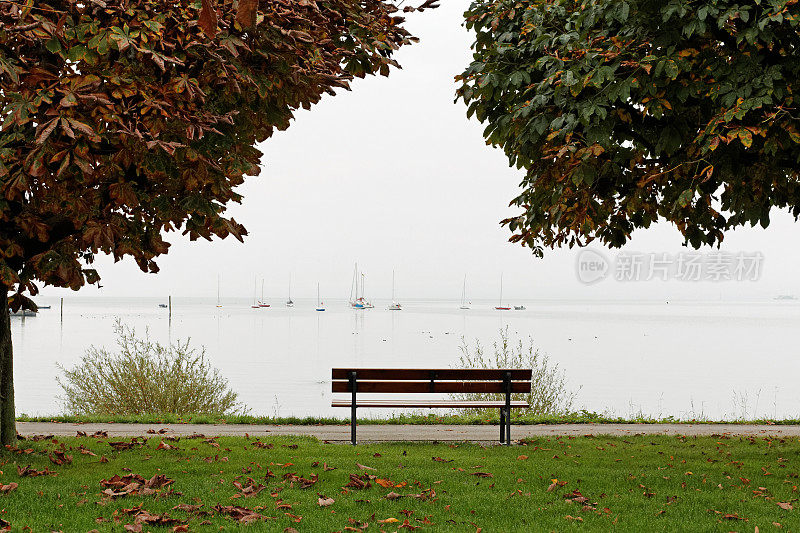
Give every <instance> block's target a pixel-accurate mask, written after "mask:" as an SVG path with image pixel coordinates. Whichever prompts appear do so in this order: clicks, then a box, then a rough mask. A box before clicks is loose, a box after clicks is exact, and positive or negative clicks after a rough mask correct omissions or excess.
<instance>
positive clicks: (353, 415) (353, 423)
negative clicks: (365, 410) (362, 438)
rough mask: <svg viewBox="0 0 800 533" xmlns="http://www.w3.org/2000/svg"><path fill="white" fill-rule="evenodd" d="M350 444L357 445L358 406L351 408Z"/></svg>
mask: <svg viewBox="0 0 800 533" xmlns="http://www.w3.org/2000/svg"><path fill="white" fill-rule="evenodd" d="M350 444H352V445H353V446H355V445H356V406H355V405H353V407H351V408H350Z"/></svg>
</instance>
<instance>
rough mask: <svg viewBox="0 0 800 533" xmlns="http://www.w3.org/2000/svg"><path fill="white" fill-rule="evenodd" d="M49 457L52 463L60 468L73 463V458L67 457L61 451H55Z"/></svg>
mask: <svg viewBox="0 0 800 533" xmlns="http://www.w3.org/2000/svg"><path fill="white" fill-rule="evenodd" d="M49 457H50V462H51V463H53V464H54V465H58V466H61V465H65V464H70V463H71V462H72V456H71V455H67V454H66V453H64V452H62V451H61V450H54V451H53V452H51V453H50V455H49Z"/></svg>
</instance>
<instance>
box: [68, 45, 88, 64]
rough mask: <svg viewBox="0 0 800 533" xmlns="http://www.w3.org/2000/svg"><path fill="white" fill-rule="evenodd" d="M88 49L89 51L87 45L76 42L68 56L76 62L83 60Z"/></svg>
mask: <svg viewBox="0 0 800 533" xmlns="http://www.w3.org/2000/svg"><path fill="white" fill-rule="evenodd" d="M86 51H87V48H86V45H83V44H76V45H75V46H73V47H72V48H70V49H69V52H67V57H68V58H69V60H70V61H75V62H77V61H81V60H83V59H84V58H85V57H86Z"/></svg>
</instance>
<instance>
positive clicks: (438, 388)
mask: <svg viewBox="0 0 800 533" xmlns="http://www.w3.org/2000/svg"><path fill="white" fill-rule="evenodd" d="M331 389H332V392H352V390H351V388H350V382H349V381H334V382H332V386H331ZM505 391H506V388H505V384H504V383H503V382H502V381H462V382H449V381H444V382H434V383H433V386H432V387H431V383H430V382H424V381H361V380H359V381H358V388H357V392H358V393H361V392H407V393H411V394H419V393H426V392H427V393H431V392H433V393H503V392H505ZM530 391H531V383H530V381H528V382H520V381H512V382H511V392H530Z"/></svg>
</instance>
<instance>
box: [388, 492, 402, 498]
mask: <svg viewBox="0 0 800 533" xmlns="http://www.w3.org/2000/svg"><path fill="white" fill-rule="evenodd" d="M402 497H403V496H402V495H401V494H397V493H396V492H390V493H389V494H387V495H386V496H384V498H386V499H387V500H399V499H400V498H402Z"/></svg>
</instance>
